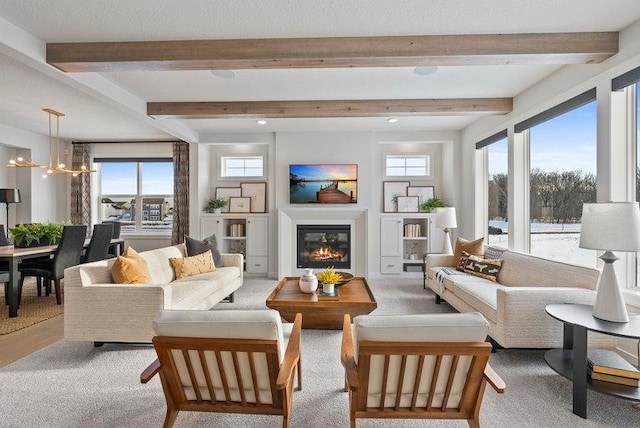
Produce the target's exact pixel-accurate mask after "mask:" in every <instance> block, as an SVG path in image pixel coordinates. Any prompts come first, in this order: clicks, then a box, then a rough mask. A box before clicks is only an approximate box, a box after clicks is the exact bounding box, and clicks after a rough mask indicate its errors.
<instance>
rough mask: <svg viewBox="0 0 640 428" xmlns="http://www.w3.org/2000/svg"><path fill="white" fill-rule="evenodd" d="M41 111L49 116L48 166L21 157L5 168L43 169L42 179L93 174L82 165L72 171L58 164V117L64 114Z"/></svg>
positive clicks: (11, 160)
mask: <svg viewBox="0 0 640 428" xmlns="http://www.w3.org/2000/svg"><path fill="white" fill-rule="evenodd" d="M42 111H44V112H46V113H47V114H48V115H49V164H48V165H44V164H40V163H34V162H31V161H30V160H26V159H23V158H21V157H18V158H16V159H10V160H9V163H8V164H7V166H10V167H16V168H19V167H26V168H42V169H45V170H46V172H45V173H44V174H42V178H47V177H49V176H50V175H53V174H57V173H59V172H66V173H69V174H71V175H73V176H74V177H77V176H78V175H80V174H83V173H88V172H95V170H91V169H88V168H87V166H86V165H82V166H81V167H80V169H77V170H74V169H70V168H67V166H66V165H65V164H64V163H63V162H60V117H62V116H64V113H61V112H59V111H56V110H53V109H50V108H43V109H42ZM54 116H55V118H56V136H55V139H54V137H53V134H52V120H53V117H54ZM54 146H55V150H54ZM54 152H55V153H54ZM54 156H55V163H54Z"/></svg>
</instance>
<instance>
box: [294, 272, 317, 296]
mask: <svg viewBox="0 0 640 428" xmlns="http://www.w3.org/2000/svg"><path fill="white" fill-rule="evenodd" d="M298 285H299V286H300V291H302V292H303V293H313V292H314V291H316V290H317V289H318V278H317V277H316V276H315V275H314V274H313V269H305V270H304V275H302V276H301V277H300V280H299V281H298Z"/></svg>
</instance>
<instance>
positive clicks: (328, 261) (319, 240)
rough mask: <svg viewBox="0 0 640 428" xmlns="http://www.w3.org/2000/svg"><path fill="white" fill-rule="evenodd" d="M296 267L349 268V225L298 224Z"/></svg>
mask: <svg viewBox="0 0 640 428" xmlns="http://www.w3.org/2000/svg"><path fill="white" fill-rule="evenodd" d="M297 253H298V260H297V266H298V268H327V267H330V266H333V267H334V268H336V269H351V226H349V225H298V249H297Z"/></svg>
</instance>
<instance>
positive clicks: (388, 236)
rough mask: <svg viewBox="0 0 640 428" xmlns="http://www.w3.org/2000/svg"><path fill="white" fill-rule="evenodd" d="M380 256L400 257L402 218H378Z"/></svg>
mask: <svg viewBox="0 0 640 428" xmlns="http://www.w3.org/2000/svg"><path fill="white" fill-rule="evenodd" d="M380 256H381V257H402V219H401V218H399V217H389V218H386V217H383V218H382V219H380Z"/></svg>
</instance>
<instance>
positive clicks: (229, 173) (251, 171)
mask: <svg viewBox="0 0 640 428" xmlns="http://www.w3.org/2000/svg"><path fill="white" fill-rule="evenodd" d="M220 177H221V178H262V177H264V156H262V155H250V156H247V155H244V156H230V155H229V156H220Z"/></svg>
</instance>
